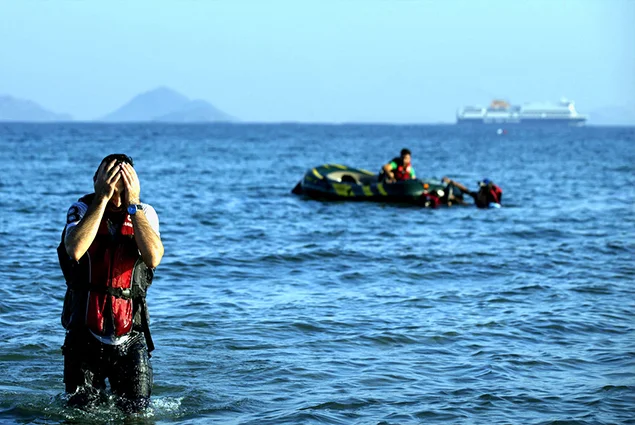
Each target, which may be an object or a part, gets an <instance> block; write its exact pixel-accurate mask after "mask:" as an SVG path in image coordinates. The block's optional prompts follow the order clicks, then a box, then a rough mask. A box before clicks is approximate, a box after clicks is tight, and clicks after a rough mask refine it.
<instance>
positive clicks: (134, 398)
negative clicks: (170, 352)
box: [110, 340, 153, 412]
mask: <svg viewBox="0 0 635 425" xmlns="http://www.w3.org/2000/svg"><path fill="white" fill-rule="evenodd" d="M115 369H116V372H115V373H114V374H113V375H114V376H112V380H111V383H110V386H111V388H112V390H113V393H115V394H116V395H117V405H118V406H119V408H120V409H121V410H123V411H126V412H138V411H140V410H143V409H145V408H147V407H148V405H149V404H150V395H151V394H152V381H153V372H152V364H151V363H150V357H149V355H148V349H147V347H146V344H145V342H144V341H143V340H140V341H137V342H136V343H134V344H133V345H131V346H130V347H129V348H127V349H126V350H125V353H122V356H121V357H120V358H119V359H118V361H117V362H116V364H115Z"/></svg>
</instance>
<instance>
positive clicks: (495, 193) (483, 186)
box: [442, 177, 503, 208]
mask: <svg viewBox="0 0 635 425" xmlns="http://www.w3.org/2000/svg"><path fill="white" fill-rule="evenodd" d="M442 180H443V182H444V183H447V184H448V185H451V186H454V187H456V188H457V189H459V190H460V191H461V192H462V193H465V194H467V195H470V196H471V197H472V198H474V203H475V204H476V206H477V207H478V208H500V206H501V204H502V201H503V190H502V189H501V188H500V187H498V186H497V185H495V184H494V182H493V181H491V180H489V179H483V180H482V181H480V182H478V185H479V189H478V192H474V191H470V190H469V189H468V188H467V187H465V186H464V185H462V184H461V183H459V182H457V181H454V180H452V179H449V178H447V177H443V179H442Z"/></svg>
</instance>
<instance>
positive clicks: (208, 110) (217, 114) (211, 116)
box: [154, 100, 234, 122]
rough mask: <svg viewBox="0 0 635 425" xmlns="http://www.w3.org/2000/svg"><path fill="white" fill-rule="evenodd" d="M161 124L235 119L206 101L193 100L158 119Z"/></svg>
mask: <svg viewBox="0 0 635 425" xmlns="http://www.w3.org/2000/svg"><path fill="white" fill-rule="evenodd" d="M154 120H155V121H161V122H227V121H234V118H233V117H231V116H229V115H227V114H226V113H224V112H223V111H221V110H219V109H217V108H216V107H214V105H212V104H210V103H208V102H206V101H204V100H191V101H189V102H188V103H186V104H185V105H183V106H182V107H181V108H179V109H178V110H176V111H174V112H170V113H169V114H165V115H163V116H160V117H157V118H155V119H154Z"/></svg>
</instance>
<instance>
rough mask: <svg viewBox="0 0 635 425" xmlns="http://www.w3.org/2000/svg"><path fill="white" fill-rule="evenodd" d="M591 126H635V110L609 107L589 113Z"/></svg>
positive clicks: (626, 107)
mask: <svg viewBox="0 0 635 425" xmlns="http://www.w3.org/2000/svg"><path fill="white" fill-rule="evenodd" d="M589 124H590V125H635V108H632V107H628V106H608V107H605V108H599V109H594V110H592V111H591V112H590V113H589Z"/></svg>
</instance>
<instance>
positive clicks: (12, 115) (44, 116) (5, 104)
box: [0, 95, 73, 122]
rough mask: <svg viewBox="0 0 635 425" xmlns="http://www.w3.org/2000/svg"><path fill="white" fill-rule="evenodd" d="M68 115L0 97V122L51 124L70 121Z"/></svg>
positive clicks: (33, 104) (33, 103) (20, 100)
mask: <svg viewBox="0 0 635 425" xmlns="http://www.w3.org/2000/svg"><path fill="white" fill-rule="evenodd" d="M72 120H73V117H71V116H70V115H68V114H58V113H55V112H52V111H49V110H48V109H46V108H44V107H42V106H40V105H38V104H37V103H35V102H32V101H30V100H25V99H17V98H15V97H11V96H6V95H0V121H20V122H53V121H72Z"/></svg>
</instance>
